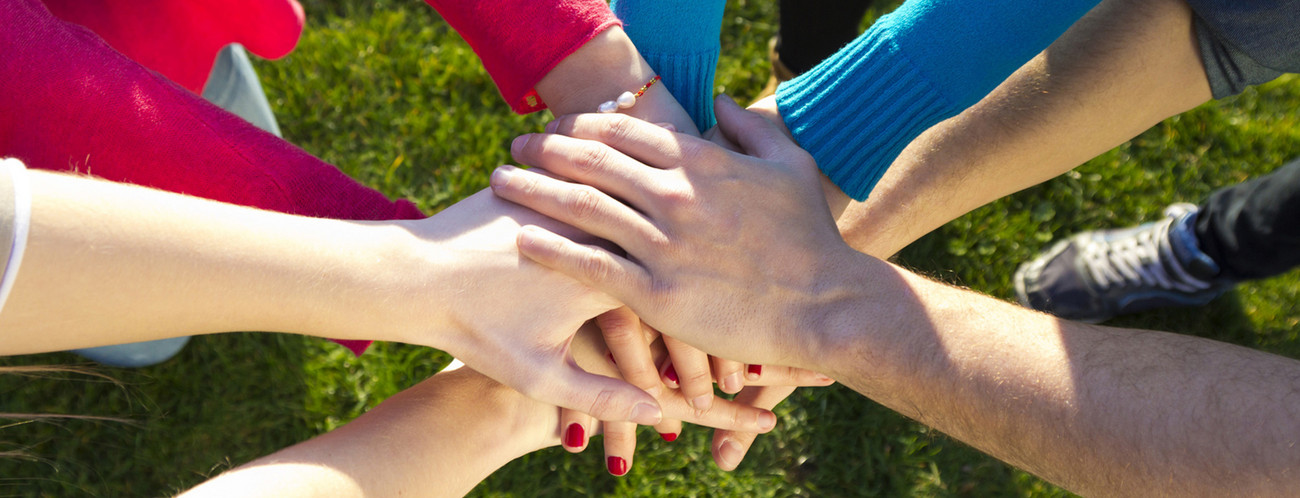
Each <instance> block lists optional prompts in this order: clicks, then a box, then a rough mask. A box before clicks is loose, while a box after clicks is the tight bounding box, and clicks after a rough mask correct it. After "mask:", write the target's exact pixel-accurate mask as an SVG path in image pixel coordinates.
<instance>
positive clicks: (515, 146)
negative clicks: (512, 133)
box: [510, 133, 532, 154]
mask: <svg viewBox="0 0 1300 498" xmlns="http://www.w3.org/2000/svg"><path fill="white" fill-rule="evenodd" d="M531 136H532V134H531V133H530V134H526V135H519V136H517V137H515V139H514V141H512V142H510V153H511V154H518V153H519V151H521V150H523V149H524V146H525V145H528V138H529V137H531Z"/></svg>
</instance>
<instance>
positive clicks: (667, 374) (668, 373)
mask: <svg viewBox="0 0 1300 498" xmlns="http://www.w3.org/2000/svg"><path fill="white" fill-rule="evenodd" d="M664 378H665V379H668V381H669V382H672V383H673V384H680V383H681V382H679V381H678V380H677V369H676V368H673V366H672V365H668V368H666V369H664Z"/></svg>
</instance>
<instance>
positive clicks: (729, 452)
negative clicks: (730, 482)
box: [718, 439, 745, 470]
mask: <svg viewBox="0 0 1300 498" xmlns="http://www.w3.org/2000/svg"><path fill="white" fill-rule="evenodd" d="M744 458H745V450H744V449H743V448H741V447H740V443H737V442H735V441H732V440H730V439H728V440H726V441H723V442H722V446H719V447H718V459H719V460H722V462H721V463H722V464H723V465H725V467H724V469H725V470H733V469H735V468H736V466H738V465H740V461H741V460H742V459H744Z"/></svg>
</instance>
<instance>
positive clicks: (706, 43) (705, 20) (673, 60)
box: [609, 0, 726, 130]
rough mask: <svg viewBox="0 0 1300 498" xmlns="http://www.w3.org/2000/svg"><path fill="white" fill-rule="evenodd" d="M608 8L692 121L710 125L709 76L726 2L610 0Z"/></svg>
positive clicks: (715, 59)
mask: <svg viewBox="0 0 1300 498" xmlns="http://www.w3.org/2000/svg"><path fill="white" fill-rule="evenodd" d="M609 7H610V9H613V10H614V14H615V15H617V16H618V18H619V19H620V20H621V21H623V27H624V29H625V30H626V31H627V36H628V38H630V39H631V40H632V42H634V43H636V48H637V51H638V52H640V53H641V57H642V58H644V59H645V60H646V62H647V63H649V64H650V67H652V68H654V69H655V71H657V72H659V74H660V75H661V76H663V78H664V81H663V83H664V88H667V89H668V90H669V91H670V93H672V95H673V97H676V98H677V101H678V102H679V103H681V105H682V107H683V108H684V109H685V110H686V112H687V113H689V114H690V115H691V117H692V118H694V119H695V125H696V126H697V127H699V129H700V130H707V129H709V128H711V127H713V125H714V123H715V122H716V121H715V119H714V116H713V75H714V72H715V71H716V70H717V65H718V54H719V52H721V51H722V46H721V45H720V42H719V35H720V34H721V32H722V16H723V12H724V10H725V7H726V1H725V0H673V1H659V0H648V1H647V0H614V1H613V2H610V5H609Z"/></svg>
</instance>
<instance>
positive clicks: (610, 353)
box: [605, 351, 618, 366]
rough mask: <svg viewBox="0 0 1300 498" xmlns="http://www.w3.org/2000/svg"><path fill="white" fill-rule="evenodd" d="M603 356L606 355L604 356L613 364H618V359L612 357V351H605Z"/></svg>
mask: <svg viewBox="0 0 1300 498" xmlns="http://www.w3.org/2000/svg"><path fill="white" fill-rule="evenodd" d="M605 357H606V358H609V362H610V363H613V364H614V366H618V361H617V360H615V359H614V352H613V351H606V352H605Z"/></svg>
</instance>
